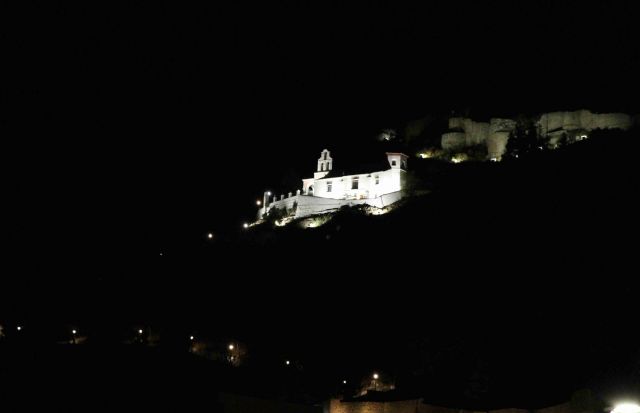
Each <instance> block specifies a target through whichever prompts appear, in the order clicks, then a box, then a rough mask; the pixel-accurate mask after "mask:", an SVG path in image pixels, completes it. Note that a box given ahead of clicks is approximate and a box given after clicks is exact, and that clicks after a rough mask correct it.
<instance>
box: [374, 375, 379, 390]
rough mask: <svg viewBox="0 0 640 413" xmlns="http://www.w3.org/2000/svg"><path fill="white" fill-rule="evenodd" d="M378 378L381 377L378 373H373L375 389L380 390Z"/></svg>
mask: <svg viewBox="0 0 640 413" xmlns="http://www.w3.org/2000/svg"><path fill="white" fill-rule="evenodd" d="M378 378H380V376H379V375H378V373H373V389H374V390H376V391H377V390H378Z"/></svg>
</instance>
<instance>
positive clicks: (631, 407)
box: [611, 403, 640, 413]
mask: <svg viewBox="0 0 640 413" xmlns="http://www.w3.org/2000/svg"><path fill="white" fill-rule="evenodd" d="M611 413H640V405H638V404H636V403H620V404H618V405H616V406H615V407H614V408H613V410H611Z"/></svg>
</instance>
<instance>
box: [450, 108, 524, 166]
mask: <svg viewBox="0 0 640 413" xmlns="http://www.w3.org/2000/svg"><path fill="white" fill-rule="evenodd" d="M515 126H516V123H515V121H513V120H511V119H501V118H494V119H491V120H490V121H489V122H475V121H473V120H472V119H469V118H450V119H449V130H450V132H447V133H445V134H443V135H442V139H441V145H442V148H443V149H445V150H459V149H464V148H468V147H470V146H475V145H486V146H487V151H488V153H489V157H491V158H500V157H501V156H502V154H503V153H504V150H505V148H506V146H507V140H508V139H509V133H510V132H511V131H512V130H513V129H515Z"/></svg>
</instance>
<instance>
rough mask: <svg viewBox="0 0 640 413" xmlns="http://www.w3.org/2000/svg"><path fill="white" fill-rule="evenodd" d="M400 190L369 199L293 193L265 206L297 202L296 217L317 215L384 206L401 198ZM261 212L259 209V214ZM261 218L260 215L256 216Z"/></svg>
mask: <svg viewBox="0 0 640 413" xmlns="http://www.w3.org/2000/svg"><path fill="white" fill-rule="evenodd" d="M402 197H403V193H402V191H397V192H392V193H388V194H384V195H382V196H379V197H376V198H370V199H333V198H320V197H317V196H308V195H294V196H292V197H290V198H286V199H284V200H282V201H277V202H274V203H272V204H270V205H269V206H268V207H267V211H268V210H270V209H271V208H287V209H291V208H293V204H294V203H297V208H296V214H295V217H296V218H304V217H307V216H310V215H318V214H324V213H329V212H335V211H337V210H338V209H340V208H341V207H343V206H345V205H346V206H355V205H370V206H373V207H377V208H384V207H386V206H389V205H391V204H394V203H396V202H398V201H399V200H401V199H402ZM261 212H262V208H261V209H260V212H259V215H260V214H261ZM258 218H261V217H258Z"/></svg>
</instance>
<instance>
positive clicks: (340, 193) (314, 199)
mask: <svg viewBox="0 0 640 413" xmlns="http://www.w3.org/2000/svg"><path fill="white" fill-rule="evenodd" d="M386 155H387V162H388V163H389V168H388V169H386V170H381V171H373V172H366V173H361V174H354V175H343V176H335V174H331V172H332V171H333V158H331V154H330V152H329V151H328V150H327V149H325V150H323V151H322V152H321V153H320V158H319V159H318V162H317V170H316V172H315V173H314V174H313V178H306V179H303V180H302V190H301V191H300V190H298V191H297V192H296V193H295V194H293V193H291V192H289V194H288V196H285V195H281V196H279V197H278V196H277V195H272V196H269V195H270V194H267V193H265V196H264V198H263V199H264V203H263V207H262V208H260V210H259V211H258V216H259V217H262V215H264V214H265V213H267V212H268V211H269V210H270V209H271V208H286V209H292V208H293V207H294V205H295V206H296V213H295V217H296V218H300V217H304V216H308V215H314V214H320V213H325V212H330V211H332V210H336V209H339V208H340V207H342V206H344V205H361V204H367V205H371V206H375V207H378V208H383V207H385V206H388V205H390V204H392V203H394V202H397V201H399V200H400V199H401V198H402V193H401V191H402V189H403V187H402V182H403V175H404V174H405V173H406V170H407V156H406V155H405V154H402V153H391V152H388V153H387V154H386Z"/></svg>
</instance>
